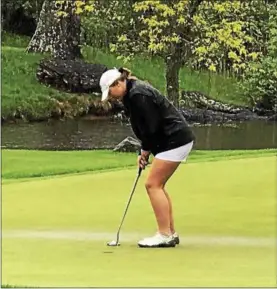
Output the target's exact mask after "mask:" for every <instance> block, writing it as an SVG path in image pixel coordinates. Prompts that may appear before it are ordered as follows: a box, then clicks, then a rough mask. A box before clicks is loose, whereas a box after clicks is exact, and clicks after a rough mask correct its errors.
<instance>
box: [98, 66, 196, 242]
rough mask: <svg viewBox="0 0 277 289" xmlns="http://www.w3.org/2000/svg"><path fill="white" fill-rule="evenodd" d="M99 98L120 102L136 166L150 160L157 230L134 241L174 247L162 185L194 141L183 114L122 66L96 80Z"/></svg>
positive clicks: (150, 188) (149, 188)
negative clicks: (135, 144)
mask: <svg viewBox="0 0 277 289" xmlns="http://www.w3.org/2000/svg"><path fill="white" fill-rule="evenodd" d="M100 87H101V91H102V101H105V100H107V99H110V100H112V99H114V100H115V99H116V100H120V101H122V102H123V104H124V107H125V109H126V112H127V114H128V116H129V117H130V122H131V126H132V129H133V131H134V133H135V135H136V136H137V138H138V139H139V140H140V141H141V151H140V153H139V156H138V165H139V166H140V167H141V168H142V169H145V167H146V166H147V164H148V158H149V156H150V154H153V156H154V158H153V162H152V165H151V169H150V172H149V175H148V178H147V180H146V184H145V187H146V190H147V193H148V196H149V198H150V201H151V205H152V207H153V210H154V213H155V217H156V220H157V224H158V232H157V233H156V234H155V235H154V236H153V237H149V238H145V239H143V240H141V241H139V242H138V245H139V246H140V247H175V245H176V244H179V242H180V241H179V236H178V234H177V233H176V231H175V228H174V219H173V213H172V204H171V200H170V197H169V195H168V193H167V191H166V189H165V185H166V183H167V181H168V180H169V178H170V177H171V176H172V174H173V173H174V172H175V171H176V169H177V168H178V166H179V164H180V163H181V162H182V161H185V160H186V158H187V157H188V155H189V153H190V151H191V149H192V146H193V142H194V140H195V137H194V134H193V132H192V130H191V129H190V128H189V126H188V124H187V122H186V120H185V118H184V117H183V115H182V114H181V113H180V112H179V111H178V110H177V109H176V108H175V107H174V106H173V105H172V104H171V103H170V102H169V101H168V99H167V98H166V97H164V96H163V95H162V94H161V93H160V92H159V91H158V90H157V89H155V88H154V87H152V86H151V85H150V84H148V83H147V82H143V81H141V80H138V79H136V78H135V77H132V76H131V74H130V71H129V70H127V69H124V68H120V69H116V68H115V69H110V70H108V71H106V72H104V73H103V75H102V76H101V79H100Z"/></svg>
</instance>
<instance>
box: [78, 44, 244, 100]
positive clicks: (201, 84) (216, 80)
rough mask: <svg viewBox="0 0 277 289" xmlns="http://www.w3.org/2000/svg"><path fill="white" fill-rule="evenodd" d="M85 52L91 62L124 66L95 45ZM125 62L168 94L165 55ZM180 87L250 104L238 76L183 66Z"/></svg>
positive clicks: (139, 76)
mask: <svg viewBox="0 0 277 289" xmlns="http://www.w3.org/2000/svg"><path fill="white" fill-rule="evenodd" d="M83 54H84V56H85V58H86V59H87V61H89V62H93V63H101V64H105V65H107V66H108V67H120V66H122V62H121V61H120V60H117V59H116V57H115V56H114V55H112V54H107V53H105V52H103V51H99V50H97V49H93V48H92V47H85V48H84V49H83ZM123 66H124V67H127V68H129V69H131V70H132V72H133V74H134V75H135V76H137V77H138V78H141V79H143V80H147V81H149V82H150V83H151V84H152V85H154V86H155V87H156V88H158V89H159V90H161V91H162V92H163V93H164V94H166V82H165V76H164V72H165V65H164V62H163V61H162V59H159V58H153V59H151V61H149V59H147V58H145V57H139V56H137V57H136V58H135V59H134V60H133V61H131V62H129V63H126V64H124V65H123ZM180 89H181V90H193V91H200V92H202V93H205V94H206V95H209V96H211V97H213V98H215V99H218V100H221V101H224V102H227V103H232V104H238V105H240V104H241V105H244V104H246V99H244V98H242V96H241V95H240V93H239V91H238V90H237V81H236V80H235V79H234V78H231V77H227V76H223V75H218V74H215V73H209V72H205V71H201V72H200V71H195V70H192V69H189V68H188V67H183V68H182V69H181V71H180Z"/></svg>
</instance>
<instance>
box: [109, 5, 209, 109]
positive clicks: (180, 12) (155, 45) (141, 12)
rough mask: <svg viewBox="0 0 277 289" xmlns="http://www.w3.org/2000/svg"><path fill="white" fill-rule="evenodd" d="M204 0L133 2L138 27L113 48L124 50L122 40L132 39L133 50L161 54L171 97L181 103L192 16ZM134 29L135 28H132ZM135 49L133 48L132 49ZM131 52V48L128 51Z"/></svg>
mask: <svg viewBox="0 0 277 289" xmlns="http://www.w3.org/2000/svg"><path fill="white" fill-rule="evenodd" d="M202 2H203V0H171V1H168V0H159V1H157V0H155V1H139V2H137V3H135V4H134V5H133V9H134V12H135V13H136V14H137V15H134V22H135V28H136V29H135V31H136V30H137V34H136V35H137V37H136V38H135V39H134V37H133V35H132V34H131V33H130V34H128V35H125V37H124V36H123V37H122V36H120V37H119V38H118V42H117V43H116V44H115V45H113V46H112V50H113V51H117V52H118V53H124V52H125V51H122V48H124V45H123V46H122V42H123V43H124V42H125V43H127V42H128V41H130V40H131V45H129V47H132V50H133V51H134V52H137V51H139V50H140V51H144V52H145V51H146V52H148V53H151V54H152V55H158V56H160V57H162V59H163V60H164V62H165V66H166V73H165V78H166V89H167V96H168V98H169V99H170V100H171V101H173V102H174V103H175V105H177V106H178V105H179V72H180V68H181V67H182V66H183V65H184V63H185V62H186V61H187V59H188V58H189V56H190V54H191V47H192V45H191V43H192V41H193V34H192V25H193V21H192V20H193V17H194V15H195V14H196V13H197V10H198V8H199V6H200V4H201V3H202ZM132 32H133V31H132ZM131 52H132V51H131ZM129 53H130V51H129Z"/></svg>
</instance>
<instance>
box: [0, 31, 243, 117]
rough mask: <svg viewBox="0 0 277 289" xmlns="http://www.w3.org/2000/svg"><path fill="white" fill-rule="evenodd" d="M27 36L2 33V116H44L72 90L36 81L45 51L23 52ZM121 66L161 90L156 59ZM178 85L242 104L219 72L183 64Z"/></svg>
mask: <svg viewBox="0 0 277 289" xmlns="http://www.w3.org/2000/svg"><path fill="white" fill-rule="evenodd" d="M29 40H30V39H29V38H28V37H23V38H22V37H20V36H18V35H11V34H7V33H4V35H3V37H2V55H1V57H2V117H4V118H9V117H11V118H13V117H14V115H15V113H16V111H19V113H21V114H22V115H24V116H25V117H27V118H28V119H39V118H48V117H49V116H50V114H51V111H52V110H53V109H54V102H53V101H52V99H57V100H65V99H69V98H70V97H71V96H72V94H67V93H64V92H59V91H58V90H55V89H53V88H50V87H46V86H44V85H41V84H39V83H38V81H37V79H36V69H37V66H38V63H39V61H40V59H42V58H43V57H45V56H46V55H42V54H26V52H25V48H26V46H27V45H28V42H29ZM83 54H84V57H85V60H86V61H88V62H94V63H102V64H105V65H107V66H108V67H110V68H111V67H114V66H121V65H122V63H121V62H120V61H118V60H116V57H115V56H114V55H111V54H108V53H104V52H103V51H99V50H95V49H93V48H91V47H84V48H83ZM125 66H127V67H129V68H131V69H132V71H133V73H134V74H135V75H137V76H138V77H140V78H142V79H145V80H148V81H149V82H151V83H152V84H153V85H154V86H155V87H157V88H159V89H160V90H161V91H163V92H164V93H165V78H164V71H165V68H164V64H163V62H162V61H161V60H159V59H157V58H156V59H151V60H145V59H144V58H142V57H136V58H135V59H134V61H132V62H131V63H128V64H126V65H125ZM180 87H181V89H184V90H197V91H200V92H203V93H205V94H207V95H210V96H212V97H215V98H217V99H220V100H223V101H226V102H229V103H235V104H245V102H246V100H245V99H242V98H241V96H240V94H239V92H238V91H236V81H235V80H234V79H232V78H228V77H224V76H222V75H216V74H211V73H207V72H196V71H192V70H190V69H188V68H183V69H182V70H181V73H180Z"/></svg>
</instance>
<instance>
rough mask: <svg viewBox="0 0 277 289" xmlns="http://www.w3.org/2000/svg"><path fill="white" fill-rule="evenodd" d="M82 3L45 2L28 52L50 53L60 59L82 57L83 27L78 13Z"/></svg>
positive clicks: (53, 0)
mask: <svg viewBox="0 0 277 289" xmlns="http://www.w3.org/2000/svg"><path fill="white" fill-rule="evenodd" d="M80 3H82V1H76V0H72V1H57V0H56V1H55V0H45V1H44V3H43V6H42V9H41V12H40V17H39V22H38V25H37V29H36V32H35V34H34V35H33V37H32V39H31V41H30V43H29V45H28V47H27V52H50V53H51V54H52V55H53V56H54V57H55V58H60V59H75V58H76V57H80V56H81V50H80V33H81V26H80V16H79V15H78V13H77V12H78V5H80Z"/></svg>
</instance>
